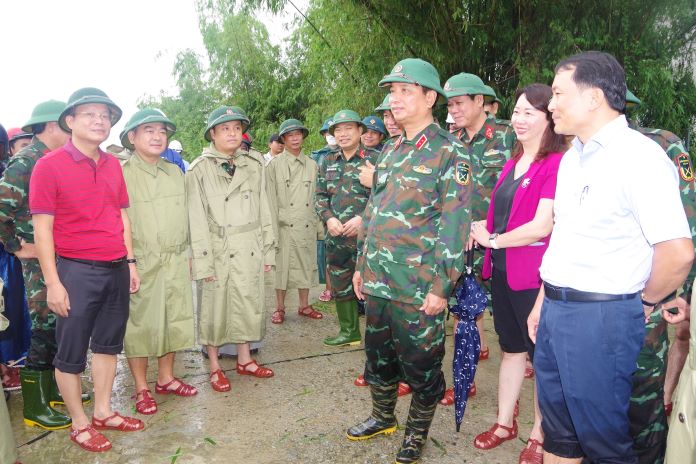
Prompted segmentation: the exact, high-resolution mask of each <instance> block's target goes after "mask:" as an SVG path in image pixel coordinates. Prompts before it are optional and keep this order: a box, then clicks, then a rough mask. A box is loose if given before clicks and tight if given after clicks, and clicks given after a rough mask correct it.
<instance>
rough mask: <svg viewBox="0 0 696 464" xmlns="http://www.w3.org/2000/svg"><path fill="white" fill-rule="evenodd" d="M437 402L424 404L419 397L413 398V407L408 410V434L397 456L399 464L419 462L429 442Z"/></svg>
mask: <svg viewBox="0 0 696 464" xmlns="http://www.w3.org/2000/svg"><path fill="white" fill-rule="evenodd" d="M436 407H437V400H432V401H428V402H424V401H423V400H422V399H421V398H419V395H413V396H412V397H411V407H410V409H409V410H408V421H407V422H406V433H405V434H404V441H403V442H402V443H401V449H400V450H399V452H398V453H397V454H396V462H397V464H406V463H413V462H418V459H420V456H421V451H422V450H423V446H425V442H426V441H427V440H428V431H429V430H430V424H431V422H432V421H433V416H435V408H436Z"/></svg>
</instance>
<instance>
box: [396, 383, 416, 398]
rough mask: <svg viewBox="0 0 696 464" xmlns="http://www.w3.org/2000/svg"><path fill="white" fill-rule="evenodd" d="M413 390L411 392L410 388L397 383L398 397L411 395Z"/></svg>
mask: <svg viewBox="0 0 696 464" xmlns="http://www.w3.org/2000/svg"><path fill="white" fill-rule="evenodd" d="M412 391H413V390H411V386H410V385H409V384H407V383H405V382H399V389H398V393H397V395H398V396H404V395H408V394H409V393H411V392H412Z"/></svg>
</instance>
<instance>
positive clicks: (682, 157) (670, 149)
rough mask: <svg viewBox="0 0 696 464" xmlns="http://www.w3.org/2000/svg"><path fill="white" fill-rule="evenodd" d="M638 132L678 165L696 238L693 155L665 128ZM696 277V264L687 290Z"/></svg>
mask: <svg viewBox="0 0 696 464" xmlns="http://www.w3.org/2000/svg"><path fill="white" fill-rule="evenodd" d="M636 130H637V131H638V132H640V133H641V134H643V135H645V136H646V137H648V138H650V139H651V140H654V141H655V142H657V144H658V145H659V146H660V147H661V148H662V149H663V150H664V151H665V152H666V153H667V156H668V157H669V159H671V160H672V161H673V162H674V164H675V165H676V166H677V171H678V172H679V190H680V192H681V199H682V203H683V204H684V211H685V212H686V219H687V220H688V221H689V228H690V229H691V238H692V239H696V185H695V180H694V179H695V177H694V168H693V165H692V163H691V156H689V153H688V152H687V151H686V149H685V148H684V143H683V142H682V141H681V139H680V138H679V137H677V136H676V135H674V134H673V133H671V132H670V131H666V130H663V129H648V128H645V127H638V128H636ZM694 277H696V264H694V265H693V266H692V267H691V272H689V277H687V279H686V282H684V288H685V292H687V293H688V292H689V289H690V288H691V284H692V283H693V281H694Z"/></svg>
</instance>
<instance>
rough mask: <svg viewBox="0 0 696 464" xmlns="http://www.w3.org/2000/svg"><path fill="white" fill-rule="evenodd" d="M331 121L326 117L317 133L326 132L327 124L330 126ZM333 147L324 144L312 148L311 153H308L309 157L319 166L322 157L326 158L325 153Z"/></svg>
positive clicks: (329, 151) (327, 129) (332, 149)
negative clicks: (317, 147) (318, 147)
mask: <svg viewBox="0 0 696 464" xmlns="http://www.w3.org/2000/svg"><path fill="white" fill-rule="evenodd" d="M331 124H333V122H332V121H331V118H328V119H326V120H325V121H324V124H322V125H321V128H320V129H319V133H320V134H321V135H322V137H323V136H324V134H325V133H326V132H328V131H329V126H331ZM334 149H335V148H332V147H331V146H329V145H326V146H324V147H322V148H320V149H319V150H314V151H313V152H312V153H310V154H309V157H310V158H312V160H314V162H315V163H317V166H320V165H321V163H322V161H323V160H324V158H326V155H328V154H329V153H331V152H332V151H334Z"/></svg>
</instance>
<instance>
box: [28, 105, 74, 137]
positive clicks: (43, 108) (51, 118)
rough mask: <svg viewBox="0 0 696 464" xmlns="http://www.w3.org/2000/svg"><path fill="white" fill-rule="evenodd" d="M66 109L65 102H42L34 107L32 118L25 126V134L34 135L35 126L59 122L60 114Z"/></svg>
mask: <svg viewBox="0 0 696 464" xmlns="http://www.w3.org/2000/svg"><path fill="white" fill-rule="evenodd" d="M64 109H65V102H62V101H58V100H48V101H45V102H41V103H39V104H38V105H36V106H35V107H34V109H33V110H32V112H31V117H30V118H29V121H27V122H26V123H25V124H24V125H23V126H22V130H23V131H24V132H31V133H34V128H33V126H34V124H44V123H47V122H57V121H58V118H60V114H61V113H62V112H63V110H64Z"/></svg>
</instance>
